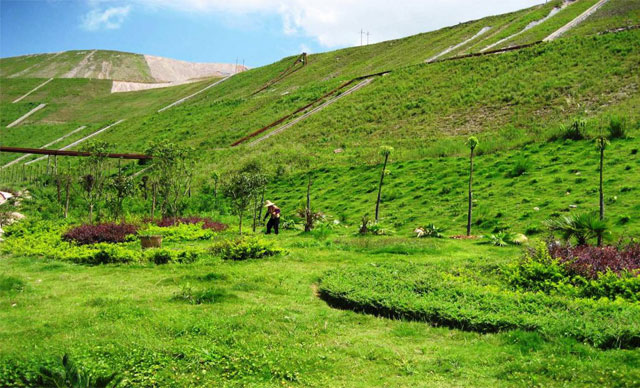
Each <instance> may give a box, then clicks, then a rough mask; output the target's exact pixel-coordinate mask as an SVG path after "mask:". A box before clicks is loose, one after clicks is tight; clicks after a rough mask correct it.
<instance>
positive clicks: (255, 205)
mask: <svg viewBox="0 0 640 388" xmlns="http://www.w3.org/2000/svg"><path fill="white" fill-rule="evenodd" d="M257 218H258V196H257V195H256V196H254V197H253V233H255V232H256V222H257Z"/></svg>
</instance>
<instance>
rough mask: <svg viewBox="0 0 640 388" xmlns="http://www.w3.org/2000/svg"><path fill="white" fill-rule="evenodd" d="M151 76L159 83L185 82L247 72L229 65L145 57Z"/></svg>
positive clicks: (243, 68)
mask: <svg viewBox="0 0 640 388" xmlns="http://www.w3.org/2000/svg"><path fill="white" fill-rule="evenodd" d="M144 58H145V60H146V61H147V65H148V66H149V69H150V70H151V76H152V77H153V78H154V79H155V80H156V81H158V82H172V83H173V82H184V81H189V80H193V79H200V78H208V77H226V76H229V75H232V74H235V73H239V72H242V71H245V70H247V68H246V67H244V66H242V65H238V66H236V65H234V64H228V63H192V62H185V61H179V60H177V59H170V58H162V57H156V56H153V55H145V56H144Z"/></svg>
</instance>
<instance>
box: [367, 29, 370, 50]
mask: <svg viewBox="0 0 640 388" xmlns="http://www.w3.org/2000/svg"><path fill="white" fill-rule="evenodd" d="M369 35H371V34H370V33H369V31H367V46H368V45H369Z"/></svg>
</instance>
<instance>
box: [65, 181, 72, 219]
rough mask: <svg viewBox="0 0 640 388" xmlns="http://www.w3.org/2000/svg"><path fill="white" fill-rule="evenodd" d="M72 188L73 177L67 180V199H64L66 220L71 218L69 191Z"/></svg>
mask: <svg viewBox="0 0 640 388" xmlns="http://www.w3.org/2000/svg"><path fill="white" fill-rule="evenodd" d="M70 186H71V177H68V178H67V181H66V187H65V191H66V193H65V199H64V218H67V217H68V216H69V189H70Z"/></svg>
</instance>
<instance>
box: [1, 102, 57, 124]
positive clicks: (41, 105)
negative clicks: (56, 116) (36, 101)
mask: <svg viewBox="0 0 640 388" xmlns="http://www.w3.org/2000/svg"><path fill="white" fill-rule="evenodd" d="M45 106H47V104H40V105H38V106H36V107H35V108H33V109H31V110H30V111H29V113H27V114H25V115H24V116H22V117H20V118H19V119H17V120H16V121H14V122H12V123H11V124H9V125H7V128H13V127H15V126H16V125H18V124H20V123H21V122H23V121H24V120H26V119H27V118H28V117H29V116H31V115H32V114H34V113H36V112H37V111H39V110H40V109H42V108H44V107H45Z"/></svg>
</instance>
